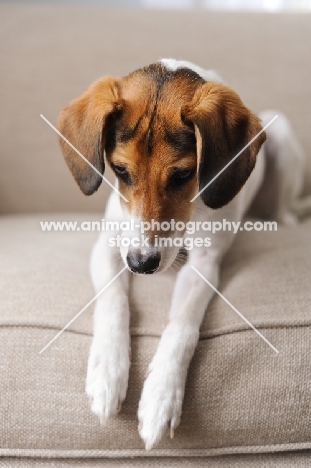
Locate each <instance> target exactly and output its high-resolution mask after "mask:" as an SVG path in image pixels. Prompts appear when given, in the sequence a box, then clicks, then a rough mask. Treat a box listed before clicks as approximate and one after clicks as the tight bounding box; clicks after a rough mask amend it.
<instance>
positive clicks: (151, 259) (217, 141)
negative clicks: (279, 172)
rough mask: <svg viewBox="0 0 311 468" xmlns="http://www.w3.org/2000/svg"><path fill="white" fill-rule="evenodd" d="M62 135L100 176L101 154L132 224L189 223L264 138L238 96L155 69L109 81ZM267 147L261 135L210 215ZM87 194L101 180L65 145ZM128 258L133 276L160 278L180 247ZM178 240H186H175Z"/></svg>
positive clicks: (68, 119) (68, 111)
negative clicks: (198, 204) (196, 204)
mask: <svg viewBox="0 0 311 468" xmlns="http://www.w3.org/2000/svg"><path fill="white" fill-rule="evenodd" d="M58 128H59V130H60V132H61V133H62V134H63V135H64V136H65V137H66V138H67V139H68V140H69V141H70V142H71V143H72V144H73V145H74V146H75V147H76V148H77V149H78V150H79V151H80V152H81V153H82V154H83V155H84V156H85V157H86V158H87V159H88V160H89V162H90V163H91V164H92V165H93V166H94V167H96V169H97V170H98V171H99V172H100V173H101V174H103V172H104V167H105V163H104V152H105V153H106V158H107V161H108V163H109V164H110V165H111V167H112V169H113V171H114V172H115V174H116V176H117V178H118V181H119V191H120V192H121V193H122V194H123V195H124V196H125V198H126V199H127V200H128V203H126V202H123V200H122V199H121V203H123V204H124V209H125V211H126V212H127V214H128V216H129V217H134V218H136V219H138V220H139V221H142V222H151V221H152V220H154V221H157V222H160V223H162V222H163V221H168V222H170V221H171V220H172V219H174V220H175V222H177V221H182V222H184V223H186V222H187V221H188V220H189V219H190V217H191V211H192V208H193V203H190V200H191V199H192V198H193V196H194V195H195V193H196V191H197V189H198V187H199V189H201V188H203V187H204V186H205V185H206V184H207V183H208V182H209V181H210V180H211V179H212V178H213V177H214V176H215V175H216V174H217V173H218V172H219V171H220V170H221V169H222V168H223V167H224V166H225V165H226V164H227V163H228V162H229V161H230V160H231V159H232V158H233V157H234V156H235V155H236V154H237V153H238V151H239V150H240V149H241V148H242V147H244V146H245V145H246V144H247V143H248V142H249V141H250V140H251V139H252V138H253V137H254V136H255V135H256V134H257V133H258V132H259V131H260V130H261V125H260V122H259V120H258V118H257V117H256V116H255V115H253V114H252V113H251V112H250V110H249V109H248V108H247V107H245V106H244V104H243V103H242V101H241V100H240V98H239V96H238V95H237V94H236V93H235V92H234V91H233V90H231V89H230V88H228V87H227V86H224V85H223V84H220V83H218V82H207V81H205V80H204V79H203V78H202V77H201V76H200V75H199V74H198V73H197V72H196V71H193V70H191V69H190V68H186V67H181V68H174V67H173V69H169V68H168V66H167V65H165V64H164V63H161V62H159V63H156V64H152V65H150V66H147V67H145V68H142V69H140V70H137V71H135V72H133V73H131V74H130V75H128V76H127V77H125V78H123V79H115V78H111V77H105V78H103V79H101V80H99V81H97V82H95V83H94V84H93V85H91V86H90V88H88V90H87V91H86V92H85V93H84V94H82V96H80V97H79V98H77V99H75V100H74V101H73V102H71V103H70V104H69V105H68V106H66V107H65V108H64V109H63V110H62V112H61V114H60V117H59V120H58ZM264 140H265V135H264V133H262V134H261V135H260V136H259V137H258V138H257V139H256V140H255V141H254V142H253V143H252V144H251V145H250V146H249V147H248V148H247V149H246V150H245V151H244V152H243V153H242V154H241V156H240V157H239V158H237V159H236V160H235V161H234V162H233V163H232V164H231V165H230V167H229V168H228V169H227V170H226V171H224V172H223V173H222V174H221V175H220V176H219V177H218V178H217V179H216V180H215V182H214V183H213V184H212V185H211V186H209V187H208V188H207V189H206V190H205V191H204V192H203V193H202V194H201V198H202V200H203V202H204V203H205V205H207V206H208V207H211V208H213V209H217V208H220V207H222V206H224V205H226V204H227V203H228V202H229V201H230V200H231V199H232V198H233V197H234V196H235V195H236V194H237V193H238V192H239V190H240V189H241V188H242V186H243V185H244V183H245V182H246V180H247V178H248V177H249V175H250V173H251V171H252V169H253V168H254V165H255V162H256V155H257V153H258V151H259V149H260V146H261V145H262V143H263V142H264ZM60 144H61V147H62V150H63V153H64V156H65V159H66V162H67V164H68V166H69V168H70V169H71V171H72V173H73V175H74V177H75V179H76V181H77V183H78V185H79V186H80V188H81V190H82V191H83V192H84V193H85V194H86V195H90V194H92V193H94V192H95V191H96V190H97V188H98V187H99V185H100V183H101V181H102V178H101V177H100V175H99V174H98V173H96V172H95V171H94V170H93V169H92V168H91V167H90V166H89V165H88V164H87V163H86V162H85V161H83V159H82V158H81V157H80V156H78V155H77V154H76V153H75V152H74V150H72V149H71V148H70V147H69V146H68V145H67V143H65V142H64V141H63V140H60ZM145 235H146V236H148V238H149V240H150V242H149V247H147V248H146V247H144V248H143V249H141V248H139V247H138V248H133V247H131V248H130V249H129V251H128V252H126V251H125V250H123V251H122V257H123V259H124V260H125V262H126V263H127V265H128V266H129V268H130V269H131V270H132V271H135V272H137V273H153V272H155V271H161V270H164V269H166V268H167V267H169V266H170V265H171V264H172V262H173V261H174V259H175V257H176V255H177V253H178V250H179V248H178V247H162V248H158V247H155V246H154V239H155V235H157V236H159V237H168V236H174V235H176V233H175V234H174V233H173V232H171V231H164V232H162V231H153V232H152V231H149V232H146V233H145ZM178 235H180V234H178Z"/></svg>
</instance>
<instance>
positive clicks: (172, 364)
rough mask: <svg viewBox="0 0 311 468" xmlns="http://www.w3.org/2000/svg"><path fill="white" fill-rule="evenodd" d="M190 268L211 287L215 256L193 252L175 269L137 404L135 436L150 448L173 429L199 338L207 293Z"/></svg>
mask: <svg viewBox="0 0 311 468" xmlns="http://www.w3.org/2000/svg"><path fill="white" fill-rule="evenodd" d="M191 266H195V267H196V268H197V269H198V270H199V271H200V273H202V275H204V276H205V277H206V278H207V279H208V280H209V281H210V282H211V283H212V284H213V285H214V286H215V287H217V283H218V269H219V268H218V256H217V255H216V254H215V255H213V253H212V252H211V251H208V249H206V250H203V249H202V248H200V249H194V250H192V251H191V252H190V254H189V260H188V262H187V264H186V265H185V266H184V267H183V268H182V269H181V270H180V272H179V274H178V276H177V281H176V285H175V289H174V294H173V300H172V305H171V310H170V315H169V323H168V325H167V327H166V328H165V330H164V332H163V334H162V337H161V339H160V342H159V345H158V349H157V352H156V354H155V356H154V358H153V360H152V362H151V364H150V365H149V369H148V376H147V378H146V380H145V383H144V388H143V392H142V396H141V400H140V403H139V409H138V419H139V432H140V436H141V438H142V439H143V440H144V442H145V445H146V449H147V450H148V449H151V448H152V447H153V446H155V445H156V444H157V443H158V442H159V441H160V440H161V438H162V437H163V435H164V433H165V432H166V431H167V429H168V427H169V428H170V433H171V437H173V435H174V429H175V428H176V427H177V426H178V424H179V421H180V417H181V410H182V402H183V397H184V389H185V383H186V377H187V370H188V367H189V363H190V360H191V358H192V356H193V353H194V350H195V348H196V345H197V343H198V339H199V329H200V325H201V323H202V320H203V317H204V313H205V310H206V307H207V304H208V303H209V301H210V300H211V298H212V296H213V290H212V289H211V288H210V287H208V285H207V284H206V283H205V282H204V281H203V280H202V278H200V277H199V276H198V274H197V273H196V272H195V271H194V270H193V269H192V268H191Z"/></svg>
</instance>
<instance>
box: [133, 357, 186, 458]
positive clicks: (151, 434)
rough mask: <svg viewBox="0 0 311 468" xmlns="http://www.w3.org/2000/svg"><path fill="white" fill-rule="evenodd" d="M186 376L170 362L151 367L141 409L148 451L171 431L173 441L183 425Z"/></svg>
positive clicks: (151, 365)
mask: <svg viewBox="0 0 311 468" xmlns="http://www.w3.org/2000/svg"><path fill="white" fill-rule="evenodd" d="M184 381H185V378H184V373H183V372H182V371H181V369H178V370H177V369H176V367H175V368H173V367H172V366H171V365H170V363H169V362H162V363H157V364H156V365H154V364H153V363H151V364H150V366H149V369H148V377H147V378H146V380H145V384H144V388H143V392H142V396H141V400H140V402H139V408H138V420H139V425H138V430H139V434H140V437H141V438H142V439H143V441H144V443H145V447H146V450H151V449H152V448H153V447H154V446H156V445H157V444H158V443H159V442H160V440H161V439H162V437H163V436H164V435H165V433H166V432H167V431H168V430H169V432H170V436H171V438H173V437H174V431H175V429H176V427H177V426H178V424H179V422H180V417H181V412H182V402H183V397H184Z"/></svg>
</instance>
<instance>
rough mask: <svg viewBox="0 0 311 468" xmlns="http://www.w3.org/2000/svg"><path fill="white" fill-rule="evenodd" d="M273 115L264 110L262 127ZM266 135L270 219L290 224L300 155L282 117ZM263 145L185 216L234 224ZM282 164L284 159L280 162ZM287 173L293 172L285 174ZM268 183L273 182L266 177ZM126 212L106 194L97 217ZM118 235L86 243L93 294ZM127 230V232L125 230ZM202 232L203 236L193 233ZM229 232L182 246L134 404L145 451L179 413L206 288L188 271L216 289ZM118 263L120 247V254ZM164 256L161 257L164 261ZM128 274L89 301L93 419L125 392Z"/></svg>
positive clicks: (259, 167) (112, 260)
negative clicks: (247, 165) (229, 183)
mask: <svg viewBox="0 0 311 468" xmlns="http://www.w3.org/2000/svg"><path fill="white" fill-rule="evenodd" d="M162 63H164V64H165V66H167V67H168V68H170V69H176V68H177V67H178V66H183V67H184V66H187V67H189V68H192V69H193V70H194V71H196V72H198V73H200V74H201V76H202V77H203V78H205V79H206V78H208V79H211V78H212V79H213V80H215V74H214V72H209V71H204V70H202V69H200V68H199V67H196V66H195V65H192V64H190V63H189V62H177V61H174V60H173V59H166V60H163V61H162ZM274 115H275V114H274V113H270V114H269V113H264V114H262V115H261V117H262V118H263V120H264V122H263V123H264V124H265V123H267V121H268V120H269V119H270V118H272V117H273V116H274ZM268 138H269V139H270V142H271V144H272V146H273V145H274V146H273V148H272V149H271V148H270V149H271V151H270V153H271V154H270V157H272V158H275V160H276V166H277V167H278V168H279V170H278V171H277V174H278V177H279V178H280V180H281V181H284V183H283V184H282V183H281V184H279V186H278V187H279V188H276V189H277V190H276V191H277V192H278V193H277V196H278V197H279V206H278V213H277V218H278V221H283V222H287V223H288V222H293V221H294V217H293V215H292V214H290V213H289V206H290V204H291V201H292V199H293V198H295V197H297V196H298V194H299V191H300V189H301V185H302V174H303V156H302V153H301V151H300V149H299V148H298V145H296V144H294V143H293V142H295V140H294V137H293V135H292V130H291V128H290V125H289V123H288V121H287V119H286V118H285V117H284V116H282V115H280V116H279V118H278V119H277V121H276V122H275V123H274V124H273V125H271V127H270V128H269V130H268ZM265 151H266V149H265V145H264V147H263V148H262V149H261V150H260V152H259V154H258V157H257V163H256V166H255V169H254V171H253V172H252V174H251V176H250V177H249V179H248V181H247V182H246V184H245V185H244V187H243V188H242V190H241V191H240V192H239V194H238V195H237V196H236V197H235V198H234V199H233V200H232V201H231V202H230V203H229V204H228V205H227V206H225V207H223V208H221V209H219V210H216V211H214V210H211V209H209V208H207V207H206V206H205V205H204V204H203V202H202V201H201V200H200V198H197V199H196V201H195V208H194V210H193V216H192V219H191V220H193V221H204V220H207V219H208V220H211V221H217V220H223V219H224V218H225V219H227V220H228V221H232V222H237V221H240V220H241V219H242V218H243V216H244V214H245V212H246V210H247V209H248V207H249V206H250V204H251V202H252V200H253V199H254V197H255V195H256V192H257V191H258V189H259V187H260V185H261V183H262V180H263V177H264V170H265ZM283 162H284V164H283ZM293 171H294V172H295V173H294V174H293ZM271 183H272V184H273V181H271ZM128 217H129V213H127V212H126V211H125V210H124V209H123V208H122V206H121V204H120V199H119V197H118V195H117V194H116V193H115V192H113V193H112V194H111V196H110V198H109V201H108V204H107V208H106V213H105V219H106V220H112V221H118V220H119V221H122V220H124V219H127V218H128ZM117 234H122V233H119V232H115V233H114V234H113V233H111V232H109V233H105V232H103V233H102V234H101V235H100V237H99V239H98V241H97V243H96V244H95V246H94V249H93V252H92V257H91V276H92V280H93V284H94V287H95V290H96V292H98V291H100V290H101V288H103V287H104V286H105V285H106V284H107V283H108V282H109V281H111V279H112V278H114V276H115V275H117V274H118V272H119V271H120V270H121V268H122V267H123V266H124V264H123V262H122V261H120V252H119V251H118V249H117V248H111V247H109V246H108V237H110V236H112V235H117ZM126 234H127V235H128V233H126ZM195 235H196V236H199V237H203V238H204V237H205V235H206V233H204V232H202V233H200V232H196V234H195ZM234 235H235V234H234V233H233V232H232V231H225V232H219V233H217V234H214V235H212V239H211V247H208V248H204V247H200V248H196V247H194V248H193V250H191V251H189V255H188V260H187V263H186V264H185V265H184V266H183V267H182V268H181V270H180V271H179V273H178V275H177V278H176V284H175V288H174V292H173V298H172V303H171V307H170V310H169V315H168V324H167V326H166V328H165V330H164V332H163V334H162V336H161V339H160V341H159V345H158V348H157V351H156V354H155V356H154V357H153V359H152V361H151V363H150V365H149V369H148V376H147V378H146V380H145V383H144V387H143V391H142V395H141V400H140V403H139V409H138V419H139V432H140V436H141V438H142V439H143V441H144V442H145V446H146V449H151V448H152V447H153V446H155V445H156V444H157V443H158V442H159V441H160V440H161V438H162V437H163V435H164V433H165V432H166V430H167V427H168V423H169V425H170V428H171V435H173V432H174V429H175V428H176V427H177V426H178V424H179V422H180V418H181V412H182V402H183V396H184V389H185V381H186V376H187V369H188V366H189V363H190V360H191V358H192V356H193V353H194V350H195V348H196V345H197V343H198V339H199V329H200V325H201V323H202V320H203V317H204V313H205V311H206V308H207V306H208V304H209V302H210V300H211V299H212V297H213V290H212V289H211V288H209V287H208V286H207V285H206V283H205V282H204V281H202V279H201V278H200V277H199V276H198V275H197V274H196V273H195V272H194V270H193V269H192V268H191V266H195V267H196V268H197V269H198V270H199V271H200V272H201V273H202V275H203V276H204V277H205V278H206V279H207V280H208V281H210V282H211V283H212V284H213V285H214V286H215V287H216V288H217V286H218V277H219V265H220V262H221V259H222V257H223V255H224V254H225V253H226V251H227V250H228V248H229V247H230V245H231V243H232V241H233V238H234ZM166 253H167V255H166V257H165V255H164V254H165V252H163V251H162V257H163V258H164V260H163V258H162V260H161V264H160V268H161V269H162V270H163V269H166V268H167V267H168V266H169V265H170V264H171V263H172V261H173V260H174V258H175V256H176V251H175V250H174V249H173V250H171V251H168V250H167V252H166ZM121 254H122V258H123V260H124V262H125V264H126V254H127V251H122V252H121ZM165 258H166V260H165ZM129 274H130V273H129V271H124V272H123V273H122V274H121V275H120V276H119V277H118V278H117V279H115V281H114V282H113V283H112V284H111V285H110V286H109V288H107V290H105V291H104V293H103V294H102V295H101V296H100V297H99V298H98V299H97V302H96V306H95V313H94V338H93V342H92V346H91V350H90V356H89V363H88V371H87V382H86V392H87V394H88V396H89V398H90V401H91V408H92V411H93V412H94V413H95V414H96V415H97V416H98V417H99V418H100V420H101V422H104V421H106V420H107V419H108V418H110V417H111V416H114V415H116V414H117V412H118V410H119V409H120V405H121V402H122V401H123V400H124V398H125V396H126V391H127V385H128V377H129V368H130V332H129V315H130V311H129V305H128V289H129Z"/></svg>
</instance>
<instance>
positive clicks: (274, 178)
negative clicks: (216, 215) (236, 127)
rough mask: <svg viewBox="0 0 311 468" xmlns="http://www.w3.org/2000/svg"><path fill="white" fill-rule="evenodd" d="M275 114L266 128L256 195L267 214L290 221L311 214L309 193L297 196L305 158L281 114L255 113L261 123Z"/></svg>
mask: <svg viewBox="0 0 311 468" xmlns="http://www.w3.org/2000/svg"><path fill="white" fill-rule="evenodd" d="M275 115H278V118H277V119H276V120H275V122H273V124H272V125H271V126H269V127H268V128H267V130H266V134H267V142H266V143H265V147H264V152H265V160H266V174H265V178H264V183H263V185H262V188H261V192H259V197H258V198H259V201H260V202H261V205H263V204H264V205H265V207H266V211H267V214H268V217H269V218H271V219H276V220H277V221H278V222H280V223H282V224H287V225H291V224H295V223H296V222H298V221H299V220H300V219H303V218H305V217H306V216H309V215H311V196H310V197H304V198H299V197H301V193H302V189H303V181H304V175H305V167H306V161H307V158H306V154H305V152H304V150H303V148H302V147H301V145H300V142H299V141H298V139H297V137H296V135H295V133H294V130H293V128H292V126H291V124H290V122H289V120H288V118H287V117H286V116H285V115H284V114H282V113H281V112H278V111H275V110H266V111H263V112H261V113H260V114H259V117H260V119H261V120H262V123H263V125H265V124H267V123H268V122H269V121H270V120H271V119H272V118H273V117H274V116H275Z"/></svg>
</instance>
